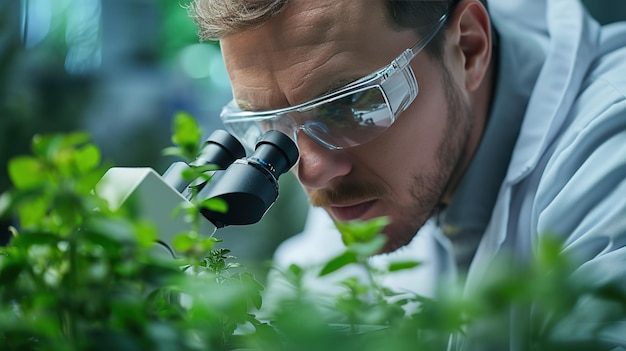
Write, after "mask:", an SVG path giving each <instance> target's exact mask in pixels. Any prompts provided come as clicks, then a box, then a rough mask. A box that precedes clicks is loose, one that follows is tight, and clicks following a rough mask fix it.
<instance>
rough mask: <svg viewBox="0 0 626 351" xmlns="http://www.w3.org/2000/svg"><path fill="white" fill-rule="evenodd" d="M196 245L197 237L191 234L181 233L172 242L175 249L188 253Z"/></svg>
mask: <svg viewBox="0 0 626 351" xmlns="http://www.w3.org/2000/svg"><path fill="white" fill-rule="evenodd" d="M195 243H196V238H195V236H193V235H191V234H190V233H180V234H178V235H176V236H175V237H174V240H173V241H172V246H174V249H176V250H177V251H180V252H186V251H189V250H190V249H191V248H192V247H193V246H194V244H195Z"/></svg>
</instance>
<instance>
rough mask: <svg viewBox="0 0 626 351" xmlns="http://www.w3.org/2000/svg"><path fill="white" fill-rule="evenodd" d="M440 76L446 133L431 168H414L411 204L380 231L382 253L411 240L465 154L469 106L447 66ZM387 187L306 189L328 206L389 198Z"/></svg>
mask: <svg viewBox="0 0 626 351" xmlns="http://www.w3.org/2000/svg"><path fill="white" fill-rule="evenodd" d="M442 79H443V86H444V89H445V94H446V99H447V101H448V104H447V107H448V113H447V122H446V125H445V126H444V129H445V130H446V131H447V133H446V135H445V136H444V137H443V138H442V139H441V142H440V144H439V145H438V146H437V151H436V157H435V159H436V165H435V167H434V169H433V170H432V172H430V173H424V172H423V171H417V172H415V174H413V176H412V177H411V178H412V182H411V185H410V189H409V192H410V196H411V199H412V201H411V204H410V205H409V206H407V207H405V208H404V209H402V210H401V211H400V213H398V214H397V215H395V216H391V217H395V218H397V220H395V221H394V220H393V218H391V220H392V221H391V223H389V224H388V225H387V226H386V227H385V229H384V230H383V233H384V234H385V236H386V237H387V242H386V243H385V245H384V247H383V248H382V250H381V253H388V252H392V251H395V250H397V249H399V248H401V247H403V246H405V245H407V244H409V243H410V242H411V240H413V238H414V237H415V236H416V235H417V232H418V231H419V229H420V228H421V227H422V226H423V225H424V223H426V221H427V220H428V219H429V218H430V217H431V216H432V215H433V214H435V213H436V212H437V211H438V209H439V208H440V207H441V200H442V198H443V196H444V194H445V193H446V190H447V189H448V186H449V185H450V180H451V179H452V177H453V175H454V174H455V170H457V168H458V167H459V165H460V164H461V163H462V161H463V160H464V158H465V155H466V145H467V143H468V140H469V134H470V130H471V116H472V113H471V111H470V108H469V106H468V105H467V104H466V103H464V102H463V99H462V98H461V93H460V91H459V88H458V87H457V86H456V85H455V84H454V81H453V80H452V77H451V75H450V73H449V71H448V70H447V68H446V67H444V66H443V65H442ZM390 196H391V194H390V190H389V189H388V188H387V187H385V186H384V185H383V184H379V183H378V184H377V183H368V184H358V183H345V184H342V185H341V186H340V187H338V188H335V189H332V190H316V191H312V192H311V193H309V200H310V202H311V204H312V205H313V206H315V207H325V206H329V205H331V204H333V203H335V202H339V201H348V200H359V199H363V198H377V197H378V198H385V197H387V198H390Z"/></svg>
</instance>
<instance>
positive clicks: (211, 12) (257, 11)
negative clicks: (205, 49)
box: [187, 0, 289, 41]
mask: <svg viewBox="0 0 626 351" xmlns="http://www.w3.org/2000/svg"><path fill="white" fill-rule="evenodd" d="M288 1H289V0H244V1H242V0H193V1H192V2H191V3H190V4H189V5H188V6H187V11H188V12H189V16H190V17H191V18H192V19H193V20H194V22H196V24H197V25H198V36H199V37H200V40H203V41H204V40H218V39H220V38H223V37H225V36H228V35H230V34H233V33H236V32H240V31H244V30H247V29H251V28H254V27H257V26H259V25H261V24H263V23H264V22H265V21H267V20H268V19H269V18H270V17H272V16H274V15H276V14H278V13H280V12H281V11H282V10H283V9H284V8H285V5H287V2H288Z"/></svg>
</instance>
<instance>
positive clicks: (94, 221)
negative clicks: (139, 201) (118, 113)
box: [0, 114, 626, 351]
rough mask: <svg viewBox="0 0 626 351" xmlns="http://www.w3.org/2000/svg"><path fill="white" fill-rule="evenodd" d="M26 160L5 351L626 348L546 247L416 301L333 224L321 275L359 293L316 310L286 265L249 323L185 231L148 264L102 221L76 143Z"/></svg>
mask: <svg viewBox="0 0 626 351" xmlns="http://www.w3.org/2000/svg"><path fill="white" fill-rule="evenodd" d="M174 125H175V126H176V127H175V131H174V137H173V138H172V140H174V141H175V144H176V145H175V146H174V148H180V149H179V150H178V151H176V152H174V153H175V154H177V155H192V156H194V155H197V154H198V150H199V146H200V143H199V141H200V139H199V136H200V134H201V133H197V132H192V133H186V132H184V133H183V131H188V130H190V129H195V130H197V129H198V125H197V124H196V123H195V121H193V119H190V117H189V116H188V115H186V114H178V115H177V117H176V121H175V123H174ZM181 133H182V134H184V135H181ZM190 135H195V137H193V138H190V137H189V136H190ZM32 150H33V152H32V155H25V156H20V157H16V158H13V159H12V160H11V161H10V163H9V174H10V177H11V180H12V183H13V187H12V188H11V189H10V190H9V191H7V192H4V193H3V194H2V196H0V216H11V215H12V216H17V218H18V219H19V222H18V223H19V229H18V228H11V232H12V234H13V240H12V241H11V243H10V244H9V245H8V246H7V247H6V248H3V249H2V250H0V347H1V348H2V349H3V350H7V351H9V350H111V349H116V350H119V351H127V350H145V349H158V350H241V349H246V350H250V351H252V350H259V351H261V350H272V351H275V350H305V351H308V350H310V351H314V350H315V351H317V350H319V351H326V350H329V349H333V350H334V349H341V350H355V351H356V350H359V351H369V350H372V351H374V350H380V349H385V350H394V351H402V350H407V351H409V350H442V349H445V347H446V345H447V343H448V342H449V340H451V338H452V340H459V341H461V342H466V343H467V344H466V346H468V345H469V346H470V348H469V349H471V350H504V349H508V348H509V346H511V344H513V345H514V346H516V347H518V348H519V349H521V350H546V351H548V350H550V351H559V350H609V349H612V348H613V347H615V346H617V345H622V346H624V345H623V344H621V343H623V342H624V340H621V341H619V339H618V342H615V340H610V339H609V340H607V339H606V336H607V334H605V332H611V331H615V329H614V328H615V327H616V326H617V327H619V326H620V325H621V324H620V323H622V322H623V320H624V318H625V317H626V294H625V292H624V291H623V290H621V288H620V286H619V285H617V284H614V283H619V282H604V283H602V284H600V285H598V284H597V283H593V282H594V281H596V279H594V277H584V276H583V277H581V276H580V275H579V276H577V277H576V279H572V278H573V276H572V274H573V272H574V271H575V269H576V265H575V264H574V262H572V261H570V259H569V257H567V256H566V255H564V254H563V253H562V247H561V245H560V243H558V242H556V241H554V240H551V239H550V236H549V235H545V236H544V239H543V240H542V241H541V242H539V243H538V245H537V247H536V253H537V254H536V255H535V256H534V258H533V259H532V260H531V261H530V262H529V263H528V264H527V265H523V266H520V265H516V264H513V261H511V260H509V257H506V256H503V257H500V259H501V260H500V261H497V262H496V264H494V265H492V266H491V269H490V270H489V271H488V273H487V274H486V275H485V276H484V279H483V281H482V282H481V283H480V284H479V286H478V287H477V288H475V289H472V290H471V291H467V292H465V293H463V292H462V289H461V288H460V287H459V286H456V285H455V284H445V285H442V286H441V289H440V290H439V293H437V294H435V296H434V297H432V298H426V297H423V296H419V295H415V294H411V293H408V294H407V293H406V292H402V293H398V292H396V291H393V290H390V289H387V288H384V287H383V286H381V285H379V284H378V283H377V281H378V279H379V278H380V277H381V276H384V275H386V274H388V273H389V272H390V271H395V270H401V269H406V268H411V267H415V266H416V265H418V264H419V263H418V262H395V263H392V264H391V265H390V266H389V267H388V268H386V269H381V268H375V267H373V266H371V265H370V261H369V260H368V257H369V256H370V255H371V254H373V253H375V252H376V251H377V250H379V249H380V248H381V246H382V245H383V244H384V239H383V240H382V241H381V238H382V236H381V235H379V234H378V232H379V229H380V228H381V227H382V226H384V223H385V220H384V219H377V220H374V221H371V222H366V223H362V222H354V223H346V224H345V225H342V226H341V228H340V229H341V234H342V236H343V238H344V242H345V243H346V248H345V251H344V252H343V253H341V254H339V255H338V256H336V257H335V258H332V259H330V260H328V262H326V263H325V268H324V269H323V270H322V274H324V275H325V274H332V273H334V272H338V271H341V270H342V269H344V268H345V267H347V266H350V265H359V266H361V267H362V268H364V269H365V270H366V271H367V272H368V279H366V280H362V279H358V278H356V277H348V278H345V279H344V280H343V281H341V282H340V286H341V287H342V289H341V290H340V293H339V294H338V295H335V296H331V298H332V299H331V300H330V301H332V302H331V303H330V305H329V304H328V301H329V300H327V299H321V298H320V296H317V295H314V294H311V291H310V290H308V289H307V288H306V286H305V285H304V284H303V283H302V279H303V277H304V275H305V273H306V271H305V270H304V269H303V268H301V267H298V266H295V265H292V266H290V267H289V268H288V269H287V270H286V271H284V272H282V275H283V277H284V278H285V279H286V281H287V282H288V283H289V284H290V286H291V287H292V289H291V290H290V291H289V292H285V293H284V295H281V296H278V297H277V303H276V305H275V306H273V308H272V309H271V310H268V311H265V312H264V315H265V316H267V318H263V320H261V319H259V318H258V317H257V314H258V312H259V310H263V295H262V292H263V285H262V284H261V283H260V282H259V281H258V280H257V279H256V278H255V276H254V275H253V274H252V273H250V272H249V271H247V270H246V269H245V267H243V266H242V265H240V264H239V262H238V261H237V260H235V259H234V257H232V256H231V255H230V252H231V251H230V250H229V249H228V248H227V247H225V246H223V243H221V242H220V239H219V238H216V237H211V236H206V235H202V234H200V233H199V232H198V231H197V228H198V226H197V225H192V226H191V228H192V229H191V230H189V231H185V232H182V233H179V234H178V236H177V237H176V239H175V240H174V241H175V245H176V246H177V248H178V250H179V251H180V252H182V255H181V257H180V258H178V259H173V258H171V257H170V258H164V257H163V256H161V255H155V252H154V251H152V250H151V248H152V244H153V242H154V240H155V239H156V237H157V234H156V233H157V231H156V230H155V228H154V227H153V225H152V223H150V222H149V221H148V222H145V221H142V220H138V219H137V218H135V217H134V213H136V212H135V211H134V210H133V208H132V205H133V204H129V205H131V207H127V206H122V207H121V208H120V209H118V210H112V209H110V208H109V207H108V203H107V202H106V201H105V200H103V199H102V198H99V197H98V196H96V195H95V194H94V192H92V191H91V189H93V188H94V186H95V185H96V183H97V182H98V181H99V179H100V178H101V175H102V174H103V172H104V171H105V170H106V167H103V166H102V164H101V154H100V151H99V150H98V148H97V147H96V146H95V145H94V144H93V143H92V142H91V140H90V138H89V136H88V135H87V134H85V133H70V134H52V135H41V136H37V137H35V138H34V139H33V143H32ZM173 151H175V150H170V152H173ZM192 158H193V157H192ZM199 172H200V173H201V172H202V170H199ZM196 176H198V174H193V175H191V177H192V178H194V177H196ZM205 205H207V203H205V202H197V201H195V200H192V201H190V202H189V203H187V204H186V206H185V207H184V210H185V211H187V216H186V218H187V219H188V221H190V223H191V224H194V223H196V224H197V221H200V220H203V219H202V216H201V215H200V214H199V211H200V208H201V207H202V206H205ZM211 206H212V205H211ZM590 300H592V301H594V302H595V303H594V304H592V305H589V304H587V303H586V302H588V301H590ZM411 304H413V305H414V306H417V308H409V309H407V308H406V306H408V305H411ZM600 306H604V308H598V307H600ZM607 307H608V308H607ZM514 312H517V313H514ZM590 322H591V323H592V326H591V327H589V323H590ZM618 330H619V329H618ZM622 336H623V334H622Z"/></svg>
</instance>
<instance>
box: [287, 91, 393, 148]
mask: <svg viewBox="0 0 626 351" xmlns="http://www.w3.org/2000/svg"><path fill="white" fill-rule="evenodd" d="M300 115H306V116H307V117H308V118H303V119H304V120H305V121H302V120H300V121H298V122H299V123H298V125H302V129H304V131H305V132H306V133H307V134H308V135H309V136H312V137H314V138H316V139H318V140H319V141H321V142H323V143H324V144H326V146H328V147H331V148H346V147H350V146H356V145H360V144H363V143H366V142H368V141H370V140H372V139H374V138H375V137H377V136H378V135H380V134H381V133H382V132H384V131H385V130H386V129H387V128H388V127H389V126H390V125H391V123H392V121H393V116H392V114H391V111H390V109H389V105H388V104H387V100H386V99H385V95H384V94H383V92H382V90H381V89H380V88H379V87H378V86H370V87H367V88H364V89H363V90H359V91H356V92H352V93H350V94H348V95H345V96H340V97H338V98H336V99H334V100H331V101H327V102H325V103H323V104H321V105H318V106H315V107H313V108H312V109H310V110H308V111H303V112H301V113H300ZM301 118H302V117H301Z"/></svg>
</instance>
